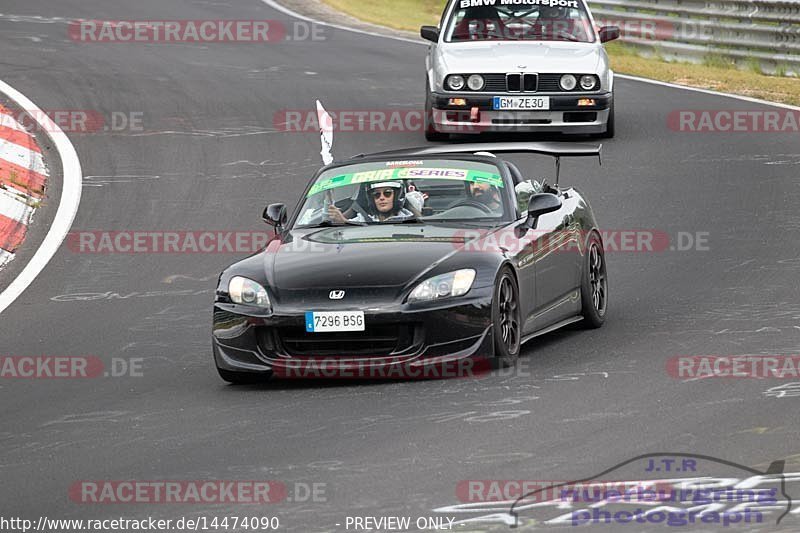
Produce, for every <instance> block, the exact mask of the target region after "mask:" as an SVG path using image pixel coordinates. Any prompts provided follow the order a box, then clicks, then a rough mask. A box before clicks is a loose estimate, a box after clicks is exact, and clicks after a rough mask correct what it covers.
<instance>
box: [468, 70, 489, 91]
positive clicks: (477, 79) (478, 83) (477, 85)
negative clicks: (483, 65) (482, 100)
mask: <svg viewBox="0 0 800 533" xmlns="http://www.w3.org/2000/svg"><path fill="white" fill-rule="evenodd" d="M485 83H486V82H484V80H483V76H481V75H480V74H473V75H472V76H470V77H469V78H467V87H469V88H470V90H472V91H480V90H481V89H483V86H484V85H485Z"/></svg>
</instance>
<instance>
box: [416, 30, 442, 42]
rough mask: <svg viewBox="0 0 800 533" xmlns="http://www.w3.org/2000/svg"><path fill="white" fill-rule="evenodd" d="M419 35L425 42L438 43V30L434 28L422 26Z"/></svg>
mask: <svg viewBox="0 0 800 533" xmlns="http://www.w3.org/2000/svg"><path fill="white" fill-rule="evenodd" d="M419 34H420V36H421V37H422V38H423V39H425V40H426V41H430V42H432V43H438V42H439V28H437V27H436V26H423V27H421V28H420V29H419Z"/></svg>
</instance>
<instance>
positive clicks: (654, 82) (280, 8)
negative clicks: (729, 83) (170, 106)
mask: <svg viewBox="0 0 800 533" xmlns="http://www.w3.org/2000/svg"><path fill="white" fill-rule="evenodd" d="M261 1H262V2H264V3H265V4H267V5H268V6H269V7H271V8H273V9H275V10H277V11H280V12H281V13H284V14H286V15H289V16H290V17H294V18H298V19H300V20H304V21H306V22H313V23H314V24H319V25H320V26H329V27H331V28H336V29H339V30H345V31H350V32H353V33H361V34H363V35H371V36H373V37H382V38H384V39H392V40H394V41H403V42H406V43H414V44H420V45H425V46H427V45H428V43H427V42H425V41H422V40H414V39H407V38H405V37H398V36H396V35H384V34H382V33H377V32H373V31H367V30H362V29H359V28H351V27H349V26H343V25H341V24H331V23H329V22H322V21H320V20H316V19H313V18H311V17H308V16H306V15H301V14H300V13H297V12H295V11H292V10H291V9H289V8H288V7H285V6H282V5H280V4H279V3H277V2H276V1H275V0H261ZM387 29H388V28H387ZM420 39H421V38H420ZM614 76H615V77H618V78H623V79H626V80H632V81H638V82H641V83H650V84H652V85H662V86H664V87H670V88H672V89H681V90H684V91H692V92H697V93H704V94H710V95H713V96H724V97H725V98H733V99H735V100H742V101H743V102H751V103H754V104H761V105H768V106H773V107H781V108H784V109H793V110H795V111H800V107H798V106H793V105H789V104H781V103H778V102H770V101H768V100H760V99H758V98H752V97H750V96H741V95H738V94H731V93H723V92H719V91H712V90H711V89H700V88H698V87H687V86H686V85H678V84H676V83H669V82H666V81H658V80H651V79H649V78H640V77H638V76H630V75H628V74H617V73H616V72H614Z"/></svg>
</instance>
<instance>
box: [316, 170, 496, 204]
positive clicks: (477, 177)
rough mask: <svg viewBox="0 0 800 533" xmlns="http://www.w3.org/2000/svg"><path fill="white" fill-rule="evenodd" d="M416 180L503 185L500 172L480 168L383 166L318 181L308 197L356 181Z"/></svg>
mask: <svg viewBox="0 0 800 533" xmlns="http://www.w3.org/2000/svg"><path fill="white" fill-rule="evenodd" d="M409 179H410V180H414V179H440V180H457V181H473V182H479V183H488V184H489V185H493V186H495V187H501V188H502V187H503V178H501V177H500V175H499V174H492V173H491V172H481V171H479V170H468V169H464V168H438V167H437V168H382V169H378V170H365V171H362V172H355V173H352V174H341V175H339V176H333V177H331V178H326V179H323V180H320V181H318V182H316V183H315V184H314V185H313V186H312V187H311V190H310V191H308V194H307V195H306V197H311V196H314V195H315V194H318V193H320V192H322V191H327V190H328V189H336V188H338V187H345V186H347V185H353V184H355V183H370V182H374V181H390V180H409Z"/></svg>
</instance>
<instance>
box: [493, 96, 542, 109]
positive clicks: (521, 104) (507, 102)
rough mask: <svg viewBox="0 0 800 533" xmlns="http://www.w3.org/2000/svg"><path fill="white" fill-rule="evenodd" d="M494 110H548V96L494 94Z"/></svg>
mask: <svg viewBox="0 0 800 533" xmlns="http://www.w3.org/2000/svg"><path fill="white" fill-rule="evenodd" d="M492 109H494V110H495V111H548V110H549V109H550V97H549V96H495V97H494V101H493V102H492Z"/></svg>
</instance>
